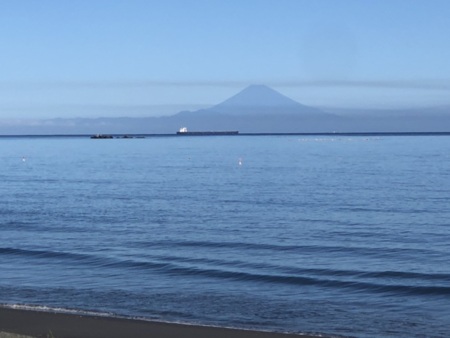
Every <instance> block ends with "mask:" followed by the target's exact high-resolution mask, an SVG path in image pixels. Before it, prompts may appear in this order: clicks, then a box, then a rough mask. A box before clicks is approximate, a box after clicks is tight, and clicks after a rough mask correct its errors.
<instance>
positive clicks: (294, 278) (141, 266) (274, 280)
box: [0, 248, 450, 296]
mask: <svg viewBox="0 0 450 338" xmlns="http://www.w3.org/2000/svg"><path fill="white" fill-rule="evenodd" d="M0 255H14V256H26V257H34V258H38V259H40V258H44V259H57V260H59V261H65V260H71V261H72V262H75V263H79V264H83V265H88V266H95V267H100V268H115V269H119V270H129V269H133V270H134V269H135V270H139V271H144V272H145V271H149V272H151V271H157V272H158V273H164V274H167V275H175V276H184V277H202V278H211V279H222V280H231V281H237V282H252V283H270V284H285V285H297V286H318V287H325V288H341V289H342V288H344V289H348V290H353V291H364V292H373V293H395V294H397V295H399V294H402V295H440V296H449V295H450V286H446V285H448V284H449V283H448V282H449V281H450V274H423V273H411V272H402V271H378V272H377V271H367V272H366V271H351V270H332V269H296V268H290V267H274V266H270V265H262V266H261V265H258V268H255V267H252V266H251V265H250V266H248V265H247V266H245V265H243V266H240V267H239V265H238V264H236V265H235V266H233V265H228V266H229V268H228V269H220V268H209V267H205V266H202V264H196V265H191V264H190V265H186V264H185V263H186V262H183V259H181V260H180V259H178V264H177V260H176V259H171V258H170V257H166V258H164V259H161V257H160V260H159V261H155V258H153V259H152V260H136V259H125V260H123V259H117V258H105V257H101V256H97V255H92V254H91V255H88V254H78V253H76V254H75V253H65V252H53V251H40V250H23V249H13V248H0ZM164 260H165V261H164ZM192 263H195V262H192ZM197 263H200V262H197ZM215 263H216V264H214V265H215V266H216V267H217V266H220V265H222V266H225V265H227V264H226V262H225V264H222V263H221V262H220V261H216V262H215ZM239 268H243V269H245V270H239ZM249 268H250V269H249ZM249 270H257V271H273V272H275V273H255V272H251V271H249ZM276 272H278V273H276ZM324 277H326V278H324ZM339 277H350V280H349V279H348V278H339ZM370 279H371V280H370ZM368 280H369V281H368ZM386 280H387V281H388V283H386V282H384V283H383V281H386ZM430 282H433V283H434V285H426V284H430ZM437 283H439V284H440V285H439V284H437Z"/></svg>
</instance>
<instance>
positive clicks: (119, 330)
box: [0, 307, 313, 338]
mask: <svg viewBox="0 0 450 338" xmlns="http://www.w3.org/2000/svg"><path fill="white" fill-rule="evenodd" d="M0 331H2V332H11V333H17V334H21V335H28V336H32V337H45V338H47V337H54V338H103V337H104V338H119V337H120V338H123V337H133V338H141V337H142V338H143V337H146V338H147V337H155V338H244V337H245V338H247V337H248V338H254V337H258V338H290V337H292V338H294V337H295V338H312V337H313V336H308V335H296V334H282V333H272V332H260V331H249V330H238V329H227V328H218V327H205V326H196V325H182V324H171V323H161V322H153V321H144V320H134V319H123V318H114V317H102V316H80V315H75V314H65V313H53V312H39V311H29V310H19V309H11V308H1V307H0Z"/></svg>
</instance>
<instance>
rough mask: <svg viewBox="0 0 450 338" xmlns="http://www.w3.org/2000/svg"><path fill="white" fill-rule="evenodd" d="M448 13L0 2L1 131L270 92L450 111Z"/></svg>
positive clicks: (446, 4)
mask: <svg viewBox="0 0 450 338" xmlns="http://www.w3.org/2000/svg"><path fill="white" fill-rule="evenodd" d="M449 17H450V1H447V0H431V1H427V0H377V1H375V0H358V1H352V0H341V1H337V0H243V1H239V2H237V1H225V0H221V1H219V0H164V1H162V0H161V1H152V0H142V1H141V0H124V1H120V0H116V1H114V0H77V1H71V0H40V1H33V0H28V1H25V0H14V1H2V2H0V46H1V53H0V67H1V68H0V69H1V76H0V118H52V117H99V116H145V115H148V116H151V115H162V114H171V113H175V112H177V111H179V110H181V109H194V108H196V107H203V106H207V105H212V104H215V103H218V102H220V101H223V100H225V99H226V98H228V97H229V96H231V95H233V94H234V93H236V92H237V91H239V90H241V89H243V88H244V87H246V86H247V85H250V84H266V85H269V86H271V87H273V88H274V89H276V90H278V91H280V92H282V93H283V94H285V95H288V96H290V97H291V98H293V99H295V100H297V101H299V102H301V103H304V104H309V105H315V106H336V107H379V108H385V107H405V106H407V107H416V106H419V107H420V106H438V105H447V104H450V95H449V94H450V39H449V37H448V34H449V32H450V20H449V19H448V18H449Z"/></svg>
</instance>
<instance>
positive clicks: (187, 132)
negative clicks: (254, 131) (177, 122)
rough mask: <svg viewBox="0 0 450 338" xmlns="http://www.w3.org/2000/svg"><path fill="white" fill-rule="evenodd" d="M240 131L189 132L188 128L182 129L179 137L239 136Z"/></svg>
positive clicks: (179, 131) (178, 132)
mask: <svg viewBox="0 0 450 338" xmlns="http://www.w3.org/2000/svg"><path fill="white" fill-rule="evenodd" d="M237 134H239V132H238V131H236V130H233V131H188V129H187V128H186V127H183V128H180V130H178V131H177V135H185V136H209V135H237Z"/></svg>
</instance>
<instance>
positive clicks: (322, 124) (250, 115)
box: [0, 85, 450, 135]
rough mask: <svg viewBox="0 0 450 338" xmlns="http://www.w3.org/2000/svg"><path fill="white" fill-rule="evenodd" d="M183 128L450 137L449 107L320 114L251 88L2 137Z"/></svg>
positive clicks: (21, 123)
mask: <svg viewBox="0 0 450 338" xmlns="http://www.w3.org/2000/svg"><path fill="white" fill-rule="evenodd" d="M124 115H125V114H124ZM181 127H187V128H188V130H191V131H210V130H216V131H220V130H238V131H239V132H241V133H331V132H450V107H448V106H443V107H435V108H421V109H401V110H393V109H390V110H386V109H385V110H374V109H358V110H349V109H329V108H327V109H319V108H314V107H310V106H306V105H303V104H301V103H299V102H296V101H294V100H292V99H290V98H289V97H287V96H285V95H283V94H281V93H279V92H277V91H275V90H273V89H271V88H269V87H267V86H264V85H251V86H249V87H247V88H245V89H243V90H242V91H240V92H239V93H237V94H236V95H234V96H232V97H230V98H229V99H227V100H225V101H223V102H221V103H219V104H217V105H215V106H212V107H210V108H207V109H200V110H196V111H182V112H179V113H177V114H175V115H172V116H164V117H141V118H129V117H122V118H95V119H89V118H74V119H48V120H9V121H6V120H1V119H0V135H14V134H16V135H20V134H21V135H23V134H29V135H36V134H42V135H48V134H61V135H68V134H97V133H101V134H174V133H175V132H176V131H177V130H178V129H179V128H181Z"/></svg>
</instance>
